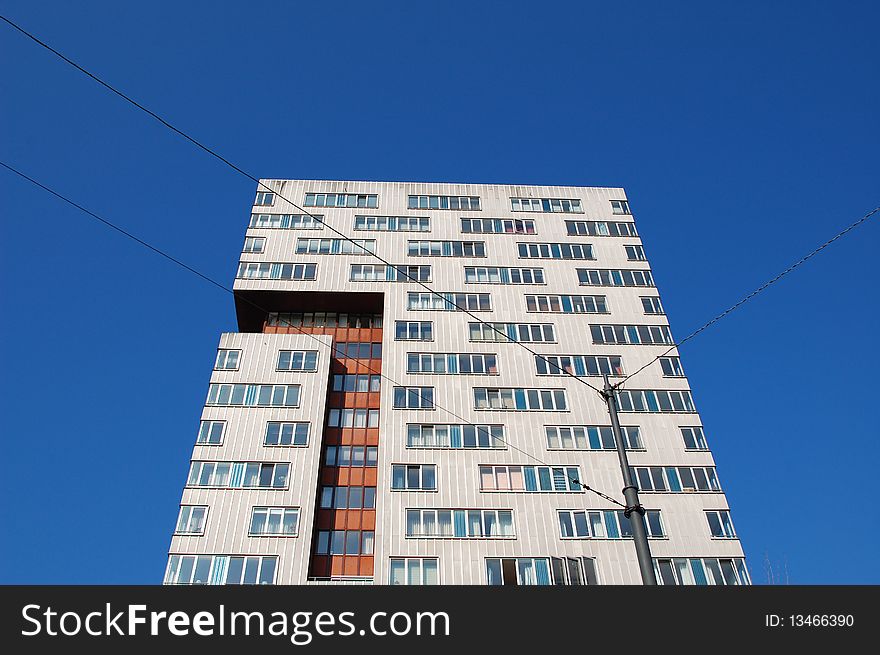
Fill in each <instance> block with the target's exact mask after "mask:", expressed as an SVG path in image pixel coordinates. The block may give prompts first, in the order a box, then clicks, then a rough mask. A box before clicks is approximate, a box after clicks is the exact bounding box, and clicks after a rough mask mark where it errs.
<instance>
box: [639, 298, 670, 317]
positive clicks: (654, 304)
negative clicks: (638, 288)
mask: <svg viewBox="0 0 880 655" xmlns="http://www.w3.org/2000/svg"><path fill="white" fill-rule="evenodd" d="M641 301H642V309H644V310H645V314H665V313H666V312H664V311H663V305H661V304H660V298H658V297H657V296H642V298H641Z"/></svg>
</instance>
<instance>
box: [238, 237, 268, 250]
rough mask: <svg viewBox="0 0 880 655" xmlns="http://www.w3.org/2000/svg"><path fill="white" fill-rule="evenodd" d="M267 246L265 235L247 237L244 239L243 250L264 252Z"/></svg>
mask: <svg viewBox="0 0 880 655" xmlns="http://www.w3.org/2000/svg"><path fill="white" fill-rule="evenodd" d="M265 248H266V238H265V237H246V238H245V240H244V248H242V249H241V251H242V252H263V250H264V249H265Z"/></svg>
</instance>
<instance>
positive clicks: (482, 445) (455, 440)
mask: <svg viewBox="0 0 880 655" xmlns="http://www.w3.org/2000/svg"><path fill="white" fill-rule="evenodd" d="M406 447H407V448H432V449H433V448H437V449H446V448H452V449H458V448H465V449H472V448H479V449H488V448H505V447H506V443H505V441H504V426H502V425H470V424H467V425H462V424H452V425H449V424H419V423H410V424H408V425H407V426H406Z"/></svg>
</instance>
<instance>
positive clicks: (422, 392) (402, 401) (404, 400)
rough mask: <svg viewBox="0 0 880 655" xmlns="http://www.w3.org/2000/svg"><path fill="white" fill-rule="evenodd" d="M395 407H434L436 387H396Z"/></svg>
mask: <svg viewBox="0 0 880 655" xmlns="http://www.w3.org/2000/svg"><path fill="white" fill-rule="evenodd" d="M394 409H434V387H394Z"/></svg>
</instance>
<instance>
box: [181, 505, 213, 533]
mask: <svg viewBox="0 0 880 655" xmlns="http://www.w3.org/2000/svg"><path fill="white" fill-rule="evenodd" d="M207 515H208V506H207V505H181V506H180V514H178V515H177V526H176V527H175V528H174V534H188V535H201V534H204V533H205V517H206V516H207Z"/></svg>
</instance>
